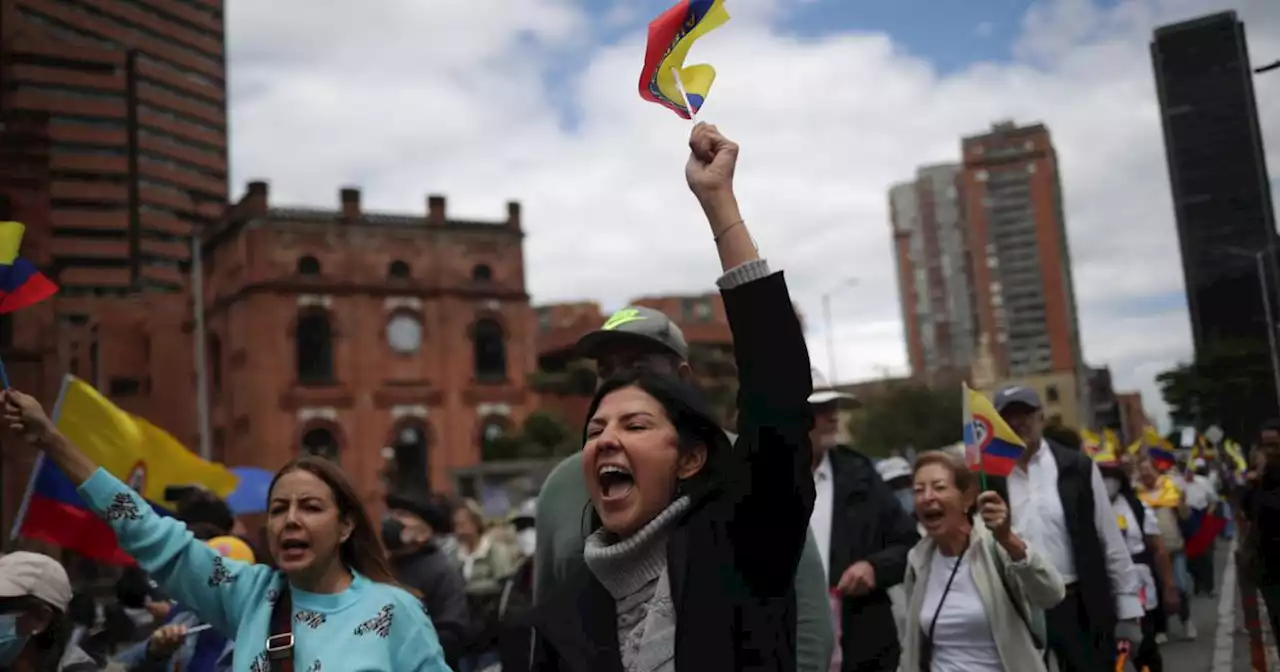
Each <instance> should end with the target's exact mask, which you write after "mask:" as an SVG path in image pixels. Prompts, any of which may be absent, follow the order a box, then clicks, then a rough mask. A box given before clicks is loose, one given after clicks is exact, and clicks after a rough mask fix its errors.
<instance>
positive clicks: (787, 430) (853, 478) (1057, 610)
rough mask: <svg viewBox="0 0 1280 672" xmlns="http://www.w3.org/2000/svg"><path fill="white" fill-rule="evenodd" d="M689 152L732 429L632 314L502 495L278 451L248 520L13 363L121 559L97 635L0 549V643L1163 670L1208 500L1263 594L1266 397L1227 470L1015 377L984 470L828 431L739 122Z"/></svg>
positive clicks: (284, 664) (846, 666) (313, 661)
mask: <svg viewBox="0 0 1280 672" xmlns="http://www.w3.org/2000/svg"><path fill="white" fill-rule="evenodd" d="M690 150H691V152H690V157H689V160H688V163H687V165H686V170H685V172H686V178H687V180H688V183H689V186H690V188H691V190H692V191H693V194H694V195H695V196H696V198H697V200H698V202H699V204H700V205H701V207H702V210H703V212H704V213H705V215H706V218H707V222H708V224H709V229H710V231H709V234H710V235H709V237H710V239H711V242H712V243H713V244H714V246H715V248H716V250H717V252H718V255H719V259H720V265H721V269H722V275H721V276H720V278H719V279H718V281H717V284H718V286H719V287H720V289H721V292H722V295H723V297H724V303H725V310H726V313H727V316H728V321H729V325H730V328H731V330H732V333H733V340H734V345H735V354H734V356H735V359H736V364H737V370H738V377H739V388H740V389H739V394H738V398H737V407H736V414H735V417H734V418H733V423H732V426H731V427H729V426H726V424H725V423H723V422H721V421H720V419H718V416H717V414H716V413H715V412H714V411H713V410H712V408H711V406H710V405H709V403H708V400H707V398H706V397H705V396H704V395H703V394H702V393H701V392H700V391H699V390H698V388H697V386H696V384H695V383H694V381H693V379H692V371H691V369H690V367H689V363H688V345H687V344H686V343H685V341H684V338H683V336H682V335H681V333H680V330H679V329H678V328H677V327H676V326H675V325H674V324H673V323H672V322H671V320H669V319H668V318H667V317H666V316H664V315H662V314H661V313H659V312H657V311H636V312H635V313H633V314H631V316H630V318H628V319H627V320H621V321H612V320H611V321H610V323H609V324H607V325H606V326H605V327H604V328H602V329H600V330H599V331H596V332H593V333H591V334H588V335H587V336H585V337H584V338H583V339H582V342H581V343H580V346H581V349H582V352H583V354H584V356H586V357H588V358H590V359H592V360H594V361H595V363H596V366H597V371H598V372H599V374H600V380H601V383H600V386H599V388H598V390H597V392H596V394H595V396H594V398H593V400H592V402H591V405H590V408H589V412H588V421H587V423H586V426H585V427H584V428H583V434H582V442H583V445H582V450H581V451H580V452H578V453H576V454H575V455H573V456H571V457H569V458H567V459H566V460H564V462H562V463H561V464H560V465H559V466H558V467H557V468H556V469H555V470H554V471H553V472H552V473H551V474H550V475H549V476H548V478H547V479H546V481H545V482H544V483H543V484H542V487H541V490H540V492H539V494H538V496H537V498H536V499H531V500H529V501H527V502H524V503H523V504H521V505H520V506H519V507H517V508H516V510H515V511H514V512H513V513H512V515H510V516H509V517H508V518H506V519H504V520H498V521H494V520H490V519H488V518H486V516H485V515H484V512H483V511H481V510H480V508H479V507H478V506H477V505H476V504H475V503H474V502H453V501H450V500H449V499H447V498H444V497H440V496H431V495H427V494H425V493H393V494H390V495H388V496H387V498H386V501H385V505H386V506H385V508H386V514H385V516H384V517H383V519H382V520H381V522H380V524H375V521H374V520H373V519H372V518H371V517H370V515H369V512H368V510H367V509H366V506H365V504H364V503H363V502H362V500H361V499H360V497H359V496H358V494H357V493H356V491H355V489H354V488H353V486H352V485H351V483H350V482H349V480H348V479H347V478H346V476H345V475H344V474H343V472H342V471H341V469H340V468H339V467H338V466H337V465H335V464H334V463H332V462H329V461H327V460H325V459H322V458H318V457H301V458H298V459H296V460H294V461H292V462H290V463H289V464H287V465H285V466H283V467H282V468H281V469H280V470H279V472H278V473H277V474H276V477H275V480H274V481H273V482H272V484H271V488H270V491H269V501H268V503H267V504H268V508H267V513H266V522H265V528H264V532H263V534H262V536H261V538H260V539H258V540H255V541H250V540H249V539H247V538H246V535H245V532H244V530H243V528H242V527H241V526H239V524H238V522H237V521H236V520H235V519H234V517H233V516H231V514H230V511H229V509H227V508H226V506H225V504H222V503H221V502H220V501H219V500H217V498H216V497H213V496H212V495H210V494H209V493H204V492H200V491H195V492H191V493H188V497H187V499H186V500H185V501H183V502H180V503H179V506H178V510H177V513H176V515H175V516H173V517H165V516H161V515H158V514H157V513H156V512H155V511H154V510H153V509H152V507H151V506H150V505H149V504H147V503H146V502H145V501H144V500H143V499H142V498H141V497H140V496H139V495H138V494H137V493H136V492H134V491H133V490H131V489H130V488H129V487H128V486H126V485H125V484H123V483H122V482H121V481H120V480H119V479H118V478H116V476H114V475H112V474H111V473H109V472H107V471H105V470H103V469H101V468H99V466H98V465H96V464H94V463H92V462H91V461H90V460H89V459H88V458H86V456H85V455H84V454H83V453H82V452H81V451H80V450H78V449H77V447H76V446H75V445H72V444H71V443H70V442H69V441H68V440H67V439H66V438H65V437H64V436H63V435H62V434H61V433H59V432H58V430H57V428H56V427H55V425H54V424H53V423H52V422H50V420H49V418H48V416H47V415H46V414H45V412H44V410H43V409H42V408H41V406H40V405H39V403H37V401H36V400H34V399H33V398H31V397H29V396H27V395H25V394H23V393H22V392H20V391H17V390H6V391H4V392H2V393H0V395H2V396H0V401H2V402H3V403H2V405H3V416H4V417H3V420H4V428H5V429H7V430H8V431H9V433H10V435H11V437H12V438H13V439H14V440H13V441H10V440H5V441H4V443H3V445H4V450H6V451H7V450H15V449H18V448H14V447H13V446H15V445H20V446H23V448H22V449H27V448H28V447H29V448H30V449H32V450H39V451H43V453H44V454H45V456H46V457H47V458H48V459H50V460H52V461H53V462H54V463H55V464H56V465H57V466H58V467H59V468H60V469H61V470H62V471H63V472H64V473H65V474H66V475H67V477H68V478H69V479H70V480H71V481H72V482H73V483H74V484H75V485H76V486H77V487H78V489H79V493H80V495H81V497H82V498H83V499H84V500H85V501H86V502H87V503H88V504H89V506H90V507H91V508H92V509H93V511H95V512H96V513H97V515H99V516H101V517H102V518H103V519H104V520H105V521H106V522H107V523H109V524H110V526H111V527H112V529H113V530H114V532H115V534H116V536H117V538H118V540H119V543H120V545H121V547H122V548H123V549H124V550H125V551H126V552H128V553H129V554H130V555H131V556H132V557H133V558H134V559H135V560H136V561H137V565H138V567H137V569H135V570H130V571H128V572H126V575H125V576H124V577H123V578H122V579H121V581H120V586H121V590H120V591H119V592H120V594H121V595H122V596H123V595H127V596H128V597H127V598H122V599H120V600H118V602H119V603H120V604H123V605H124V608H127V609H128V610H129V611H128V612H127V613H126V614H125V616H126V617H127V618H128V621H129V622H128V625H129V626H130V627H128V628H124V629H123V630H124V631H127V634H120V632H119V631H120V629H119V628H116V629H114V631H116V632H117V634H116V635H114V636H113V637H112V638H110V642H111V643H110V644H109V645H104V644H102V640H101V637H102V636H101V633H102V632H103V631H104V630H112V629H111V628H103V627H102V624H103V623H104V622H106V621H108V620H110V619H109V618H107V616H106V615H105V614H104V609H103V608H102V607H100V606H96V605H95V604H94V603H93V601H92V600H90V601H89V604H88V605H87V607H86V606H85V605H79V606H77V605H76V604H75V603H76V601H77V599H78V598H77V597H74V596H73V591H72V587H71V582H70V580H69V578H68V575H67V572H66V571H65V569H64V568H63V567H62V566H61V565H60V564H59V563H58V562H57V561H55V560H53V559H52V558H50V557H48V556H45V555H41V554H38V553H31V552H14V553H10V554H8V555H5V556H3V557H0V669H12V670H17V671H18V672H45V671H57V670H62V671H67V672H80V671H82V670H98V669H120V670H192V671H200V672H203V671H212V670H235V671H236V672H268V671H271V672H275V671H279V670H289V671H292V670H295V669H297V670H307V671H308V672H320V671H321V670H355V669H363V670H397V671H400V670H419V671H432V672H434V671H436V670H446V669H453V670H458V671H459V672H486V671H490V670H507V671H508V672H511V671H515V670H539V671H541V670H547V671H557V672H576V671H581V672H589V671H590V672H595V671H599V670H603V671H618V672H621V671H626V672H671V671H675V670H694V669H698V670H726V671H728V670H733V671H739V670H747V671H765V670H770V671H773V670H778V671H784V670H800V671H803V672H820V671H821V672H831V671H833V670H841V671H844V672H863V671H866V672H872V671H877V672H878V671H885V672H889V671H893V670H899V669H901V670H905V671H909V672H916V671H917V670H927V671H932V672H956V671H959V670H965V671H966V672H999V671H1017V672H1024V671H1026V672H1034V671H1035V670H1046V671H1047V670H1060V671H1062V672H1086V671H1087V672H1094V671H1098V670H1107V671H1110V670H1114V669H1116V662H1117V660H1118V659H1119V658H1121V657H1129V658H1130V659H1131V660H1132V661H1133V665H1134V669H1139V670H1140V669H1147V670H1150V672H1160V670H1161V669H1162V661H1161V659H1160V647H1159V644H1160V643H1161V642H1162V641H1165V639H1167V637H1169V635H1170V633H1171V632H1172V633H1174V634H1176V635H1177V636H1181V637H1191V638H1194V637H1195V636H1196V633H1195V630H1194V625H1193V624H1192V622H1191V620H1190V618H1189V614H1188V606H1189V603H1190V600H1191V596H1192V595H1194V594H1212V593H1213V592H1214V590H1215V586H1214V585H1213V580H1214V568H1213V555H1214V554H1213V551H1212V541H1210V543H1209V548H1208V550H1207V551H1206V549H1205V548H1204V546H1205V544H1204V541H1203V538H1202V537H1203V535H1199V534H1197V532H1198V529H1199V528H1198V525H1199V524H1203V521H1205V520H1206V519H1209V518H1210V517H1212V516H1217V515H1222V516H1223V517H1226V518H1230V514H1229V513H1228V512H1227V511H1226V508H1227V507H1226V503H1227V502H1237V503H1238V504H1239V506H1238V510H1239V513H1240V514H1241V515H1240V520H1241V521H1242V523H1244V525H1243V526H1242V527H1241V528H1240V530H1238V532H1239V533H1241V534H1243V535H1245V536H1246V537H1247V538H1248V539H1249V540H1250V541H1249V542H1248V543H1246V544H1244V546H1245V547H1246V548H1249V549H1256V553H1253V554H1252V555H1251V556H1250V557H1251V559H1250V561H1249V563H1248V564H1247V566H1249V567H1256V568H1259V569H1258V570H1257V571H1256V574H1257V575H1258V576H1259V577H1260V579H1259V582H1260V585H1262V586H1263V589H1262V595H1263V597H1264V599H1265V600H1268V604H1269V605H1272V604H1274V608H1272V609H1271V615H1272V618H1273V619H1274V618H1275V617H1276V615H1277V614H1280V604H1277V603H1276V601H1277V600H1280V581H1276V580H1274V579H1275V577H1276V576H1280V570H1275V569H1271V570H1265V569H1263V568H1266V567H1268V566H1269V565H1271V566H1274V565H1275V563H1276V562H1280V523H1278V522H1276V521H1280V518H1277V517H1276V516H1274V515H1269V514H1274V513H1277V512H1276V511H1275V509H1276V508H1277V507H1280V425H1276V426H1269V427H1268V428H1267V429H1266V430H1264V431H1263V433H1262V436H1261V437H1260V441H1259V449H1258V450H1256V451H1255V455H1257V456H1260V457H1258V458H1257V459H1258V460H1260V461H1259V462H1258V463H1257V464H1256V465H1255V466H1256V468H1255V470H1254V471H1252V472H1251V475H1250V477H1249V479H1248V480H1247V481H1246V482H1244V483H1240V482H1238V481H1237V479H1235V478H1234V475H1233V474H1231V473H1229V472H1227V473H1224V472H1223V471H1222V470H1220V469H1218V468H1217V465H1216V463H1212V462H1209V461H1205V460H1203V459H1199V460H1197V461H1194V462H1192V463H1191V464H1189V465H1179V466H1175V467H1173V468H1171V469H1165V470H1163V471H1162V470H1160V469H1157V468H1156V467H1157V465H1156V464H1154V463H1153V462H1152V461H1151V460H1150V459H1149V458H1148V457H1146V456H1143V455H1138V456H1136V457H1127V456H1126V457H1120V456H1116V455H1111V454H1100V455H1093V456H1091V455H1087V454H1085V453H1083V452H1080V451H1079V450H1073V449H1070V448H1066V447H1063V446H1060V445H1057V444H1056V443H1053V442H1051V441H1049V440H1047V439H1045V438H1044V428H1045V417H1044V412H1043V406H1042V404H1041V401H1040V399H1039V397H1038V396H1037V395H1036V393H1035V392H1034V391H1032V390H1030V389H1028V388H1024V387H1010V388H1006V389H1003V390H1000V391H998V392H997V393H996V394H995V396H994V398H993V403H994V406H995V408H996V410H997V411H998V412H999V413H1000V415H1001V417H1002V418H1004V420H1005V421H1006V422H1007V423H1008V424H1009V426H1010V427H1011V428H1012V429H1013V430H1014V431H1015V432H1016V433H1017V434H1018V435H1019V437H1020V438H1021V439H1022V440H1023V442H1024V443H1025V444H1026V446H1027V450H1026V452H1025V454H1024V455H1023V456H1022V458H1021V459H1020V460H1019V462H1018V466H1017V467H1016V468H1015V469H1014V470H1013V472H1012V473H1011V474H1010V475H1009V476H1008V477H1006V478H996V477H993V476H992V477H987V476H982V475H980V474H977V473H975V472H974V471H972V470H971V469H970V468H969V467H968V466H966V460H965V457H964V455H963V454H959V455H958V454H954V453H952V452H949V451H945V450H944V451H933V452H929V453H925V454H922V455H921V456H919V457H918V458H917V459H915V461H914V464H911V463H909V462H908V461H906V460H905V459H902V458H890V459H888V460H882V461H879V462H877V461H874V460H872V459H870V458H868V457H867V456H865V455H863V454H861V453H859V452H858V451H857V450H856V449H855V448H854V447H850V446H841V445H839V438H838V437H839V436H840V434H841V432H840V431H839V427H838V409H839V407H840V405H841V404H842V403H845V402H847V401H849V398H848V395H845V394H843V393H841V392H839V391H837V390H835V389H832V388H831V387H830V386H829V385H827V384H826V383H825V382H824V381H822V380H821V377H820V376H819V375H818V374H817V373H816V372H814V370H813V369H812V368H811V366H810V363H809V356H808V351H807V347H806V345H805V339H804V335H803V331H802V329H801V326H800V323H799V320H798V318H797V316H796V313H795V310H794V308H793V303H792V300H791V297H790V295H789V292H788V289H787V283H786V281H785V279H784V276H783V274H782V273H781V272H780V271H777V270H775V269H773V268H771V267H770V265H769V263H768V262H767V261H766V260H765V259H763V258H761V257H760V256H759V252H758V249H757V247H756V245H755V243H754V240H753V239H752V237H751V235H750V233H749V231H748V226H747V224H746V222H745V220H744V219H743V217H742V215H741V213H740V212H739V209H738V202H737V200H736V197H735V195H734V191H733V175H734V169H735V167H736V162H737V157H738V147H737V146H736V145H735V144H734V143H733V142H731V141H730V140H728V139H727V138H725V137H724V136H722V135H721V134H720V133H719V132H718V131H717V130H716V129H715V127H713V126H708V125H705V124H699V125H697V126H696V127H695V129H694V131H693V133H692V135H691V138H690ZM699 236H701V237H707V236H706V233H702V234H699V233H691V234H690V238H691V239H693V238H697V237H699ZM1271 465H1276V466H1275V467H1271ZM1161 466H1163V465H1161ZM1251 521H1256V523H1255V524H1249V523H1250V522H1251ZM1232 532H1233V531H1232V530H1225V531H1223V534H1231V533H1232ZM1215 536H1216V535H1215ZM1192 546H1195V548H1192ZM119 607H120V605H116V608H119ZM1174 623H1177V624H1178V625H1179V627H1178V628H1171V627H1170V625H1171V624H1174Z"/></svg>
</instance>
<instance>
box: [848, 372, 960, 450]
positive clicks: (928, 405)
mask: <svg viewBox="0 0 1280 672" xmlns="http://www.w3.org/2000/svg"><path fill="white" fill-rule="evenodd" d="M963 413H964V408H963V403H962V400H961V395H960V390H959V389H948V390H936V389H931V388H929V387H927V386H925V385H922V384H920V383H916V382H902V383H898V384H895V385H893V386H891V387H889V389H888V390H886V391H884V392H883V393H882V394H877V395H876V396H874V397H871V398H869V399H866V400H864V402H863V406H862V408H860V409H858V410H857V411H855V412H854V413H853V418H852V419H851V421H850V427H849V431H850V433H851V434H852V435H853V444H854V446H855V447H856V448H857V449H858V450H859V451H861V452H862V453H864V454H866V455H870V456H874V457H883V456H887V455H889V453H890V451H893V450H902V449H904V448H906V447H908V446H912V447H914V448H916V449H917V450H933V449H935V448H941V447H942V446H946V445H950V444H953V443H956V442H957V441H960V439H961V429H962V424H963V420H962V417H961V416H962V414H963Z"/></svg>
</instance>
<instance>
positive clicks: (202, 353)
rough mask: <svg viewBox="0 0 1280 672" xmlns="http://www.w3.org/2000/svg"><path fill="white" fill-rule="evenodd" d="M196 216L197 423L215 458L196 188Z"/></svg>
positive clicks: (204, 450)
mask: <svg viewBox="0 0 1280 672" xmlns="http://www.w3.org/2000/svg"><path fill="white" fill-rule="evenodd" d="M187 197H188V199H189V200H190V201H191V206H192V209H193V210H194V213H195V216H194V217H193V218H192V219H193V221H192V224H193V225H194V226H193V227H192V229H193V231H192V234H191V309H192V313H194V320H193V323H194V324H193V325H192V331H193V332H194V333H193V334H192V335H193V336H194V338H192V339H191V340H192V341H193V342H194V346H195V347H194V350H195V353H194V354H195V359H196V362H195V364H196V424H197V425H198V426H197V431H199V433H200V457H202V458H204V459H205V460H209V461H212V460H213V437H212V436H211V435H210V433H209V379H208V375H209V367H208V354H209V353H208V350H207V348H208V344H207V340H208V336H207V334H206V332H205V322H204V250H203V247H204V246H203V244H202V241H203V235H202V234H203V233H204V231H203V226H202V225H203V224H204V222H200V221H195V220H198V219H199V218H200V198H199V195H198V194H197V193H195V192H193V191H192V192H187Z"/></svg>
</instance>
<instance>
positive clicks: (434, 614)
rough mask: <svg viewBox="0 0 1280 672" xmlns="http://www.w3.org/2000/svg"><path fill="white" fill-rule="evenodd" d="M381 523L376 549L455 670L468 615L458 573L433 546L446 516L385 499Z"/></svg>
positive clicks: (423, 504)
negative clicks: (410, 592)
mask: <svg viewBox="0 0 1280 672" xmlns="http://www.w3.org/2000/svg"><path fill="white" fill-rule="evenodd" d="M386 504H387V513H386V515H385V516H384V517H383V519H382V545H383V546H385V547H386V548H387V553H388V554H390V556H391V569H392V571H393V572H394V573H395V576H396V580H398V581H399V582H400V583H402V584H404V585H405V586H408V587H410V588H412V589H414V590H416V591H418V594H420V595H421V596H422V605H423V607H424V608H425V609H426V610H427V613H428V614H430V615H431V621H432V622H433V623H434V624H435V626H436V636H437V637H439V638H440V646H441V648H443V649H444V658H445V661H446V662H447V663H448V664H449V667H451V668H453V669H457V668H458V663H459V661H460V660H461V658H462V655H463V652H464V649H465V647H466V644H467V638H468V635H469V633H470V627H471V620H470V611H469V610H468V608H467V593H466V587H465V584H464V582H463V580H462V571H461V569H459V567H458V565H457V564H456V563H455V562H454V559H453V556H451V555H449V554H447V553H445V552H444V551H443V550H442V549H441V548H440V546H439V543H438V537H439V536H442V535H443V534H445V533H447V532H448V531H449V530H450V521H449V515H448V512H447V511H442V510H440V509H439V508H438V507H437V506H436V505H435V503H434V502H432V501H431V500H430V499H428V498H426V497H421V496H418V495H413V494H404V493H391V494H388V495H387V497H386Z"/></svg>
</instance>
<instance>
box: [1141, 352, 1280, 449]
mask: <svg viewBox="0 0 1280 672" xmlns="http://www.w3.org/2000/svg"><path fill="white" fill-rule="evenodd" d="M1197 355H1198V356H1197V357H1196V358H1195V359H1194V360H1193V361H1191V362H1188V363H1182V364H1179V365H1177V366H1175V367H1174V368H1172V369H1169V370H1168V371H1165V372H1163V373H1161V374H1159V375H1157V376H1156V384H1158V385H1159V386H1160V396H1161V397H1163V398H1164V402H1165V403H1166V404H1168V405H1169V416H1170V418H1171V419H1172V420H1173V423H1174V424H1175V425H1190V426H1194V427H1197V428H1199V429H1202V430H1203V429H1204V428H1206V427H1208V426H1209V425H1213V424H1216V425H1218V426H1220V427H1222V428H1223V429H1224V430H1225V431H1226V432H1227V434H1228V435H1229V436H1233V437H1238V438H1241V439H1246V438H1247V437H1251V436H1253V434H1254V433H1255V432H1256V431H1257V427H1258V426H1259V425H1260V424H1261V423H1262V422H1264V421H1265V420H1266V419H1268V418H1271V417H1275V415H1276V396H1275V394H1276V393H1275V383H1274V382H1273V380H1274V379H1273V378H1272V374H1271V359H1270V352H1269V350H1268V346H1267V344H1266V343H1264V342H1261V341H1257V340H1221V341H1211V342H1209V343H1208V344H1207V345H1206V346H1205V347H1204V348H1202V349H1201V350H1200V352H1198V353H1197Z"/></svg>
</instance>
